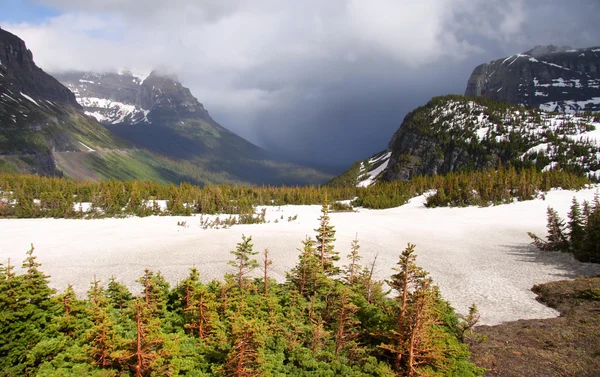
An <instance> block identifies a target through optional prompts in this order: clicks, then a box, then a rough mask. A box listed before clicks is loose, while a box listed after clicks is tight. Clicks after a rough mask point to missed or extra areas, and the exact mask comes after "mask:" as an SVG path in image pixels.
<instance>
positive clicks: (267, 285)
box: [263, 248, 273, 297]
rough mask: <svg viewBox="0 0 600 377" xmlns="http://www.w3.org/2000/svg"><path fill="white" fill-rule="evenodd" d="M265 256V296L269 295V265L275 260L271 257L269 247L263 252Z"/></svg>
mask: <svg viewBox="0 0 600 377" xmlns="http://www.w3.org/2000/svg"><path fill="white" fill-rule="evenodd" d="M263 257H264V258H263V294H264V295H265V297H269V266H271V265H272V264H273V261H272V260H271V259H269V249H268V248H266V249H265V251H264V252H263Z"/></svg>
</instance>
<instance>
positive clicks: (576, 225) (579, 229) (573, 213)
mask: <svg viewBox="0 0 600 377" xmlns="http://www.w3.org/2000/svg"><path fill="white" fill-rule="evenodd" d="M568 216H569V222H568V225H567V226H568V228H569V243H570V246H571V251H572V252H573V254H575V257H576V258H579V256H580V254H581V253H582V251H583V250H582V249H583V246H584V243H585V229H584V227H583V219H582V213H581V207H580V206H579V203H578V202H577V199H575V197H573V202H572V205H571V210H570V211H569V215H568Z"/></svg>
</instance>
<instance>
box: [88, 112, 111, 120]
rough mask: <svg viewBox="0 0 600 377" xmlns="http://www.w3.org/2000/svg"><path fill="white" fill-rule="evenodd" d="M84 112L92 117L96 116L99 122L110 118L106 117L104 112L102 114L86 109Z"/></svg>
mask: <svg viewBox="0 0 600 377" xmlns="http://www.w3.org/2000/svg"><path fill="white" fill-rule="evenodd" d="M84 113H85V115H89V116H91V117H94V118H96V120H97V121H98V122H104V121H107V120H109V118H107V117H105V116H104V115H103V114H101V113H100V112H98V111H85V112H84Z"/></svg>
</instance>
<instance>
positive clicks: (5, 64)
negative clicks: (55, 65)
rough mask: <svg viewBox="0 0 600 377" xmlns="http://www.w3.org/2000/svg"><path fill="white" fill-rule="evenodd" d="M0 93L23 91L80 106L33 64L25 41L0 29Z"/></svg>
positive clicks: (64, 89) (67, 92)
mask: <svg viewBox="0 0 600 377" xmlns="http://www.w3.org/2000/svg"><path fill="white" fill-rule="evenodd" d="M0 86H1V88H0V91H1V92H0V93H6V91H7V89H10V90H11V91H12V92H13V93H15V92H16V93H18V92H26V93H27V94H28V95H29V96H32V97H42V98H45V99H48V100H49V101H54V102H60V103H64V104H68V105H71V106H74V107H76V108H78V107H79V105H78V104H77V101H76V100H75V95H74V94H73V93H71V91H70V90H69V89H67V88H65V87H64V86H63V85H62V84H61V83H60V82H58V81H57V80H56V79H55V78H54V77H52V76H50V75H48V74H46V73H45V72H44V71H43V70H42V69H40V68H39V67H38V66H37V65H35V63H34V61H33V54H32V53H31V51H30V50H28V49H27V47H26V46H25V42H24V41H23V40H21V39H20V38H19V37H17V36H16V35H14V34H11V33H9V32H8V31H6V30H2V29H0Z"/></svg>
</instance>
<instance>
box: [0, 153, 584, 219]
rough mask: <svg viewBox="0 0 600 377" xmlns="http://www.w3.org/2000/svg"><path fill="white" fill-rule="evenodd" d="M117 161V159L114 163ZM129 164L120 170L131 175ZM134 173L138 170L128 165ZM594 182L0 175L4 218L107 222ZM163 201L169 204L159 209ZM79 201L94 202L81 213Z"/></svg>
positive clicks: (386, 202)
mask: <svg viewBox="0 0 600 377" xmlns="http://www.w3.org/2000/svg"><path fill="white" fill-rule="evenodd" d="M115 161H119V160H115ZM127 166H128V165H126V164H124V165H123V166H122V167H121V170H119V169H117V170H114V171H123V172H124V173H127V169H128V167H127ZM131 166H133V167H135V165H129V167H130V168H131ZM587 183H589V181H588V180H587V179H586V178H584V177H581V176H577V175H573V174H570V173H566V172H561V171H549V172H543V173H539V172H537V171H536V170H535V169H533V168H531V169H523V170H521V171H517V170H516V169H514V168H512V167H509V168H503V167H501V166H500V167H498V170H496V171H483V172H473V173H464V172H463V173H452V174H448V175H446V176H434V177H416V178H413V179H412V180H411V181H409V182H400V181H395V182H387V183H380V184H377V185H374V186H371V187H368V188H357V187H332V186H325V187H315V186H308V187H297V186H296V187H285V186H282V187H272V186H260V187H259V186H252V187H250V186H230V185H219V186H215V185H206V186H204V187H200V186H195V185H192V184H189V183H185V182H183V183H180V184H179V185H174V184H169V185H163V184H160V183H157V182H147V181H125V182H123V181H116V180H109V181H101V182H91V181H75V180H70V179H66V178H55V177H40V176H33V175H18V174H5V173H0V217H20V218H28V217H58V218H94V217H105V216H127V215H136V216H148V215H192V214H195V213H199V214H218V213H222V214H242V215H248V214H252V213H254V208H255V207H256V206H259V205H260V206H280V205H286V204H295V205H307V204H312V205H315V204H320V203H323V202H325V201H327V200H330V201H332V202H333V204H332V207H331V208H332V209H333V210H348V209H350V208H352V207H347V206H346V205H343V204H341V203H337V204H336V202H338V201H342V200H352V199H354V200H353V201H352V203H351V204H352V206H360V207H364V208H372V209H383V208H391V207H397V206H401V205H403V204H405V203H406V202H407V201H408V200H409V199H410V198H413V197H415V196H417V195H421V194H423V193H425V192H427V191H429V190H437V193H435V194H432V195H430V196H429V197H428V199H427V203H426V205H427V206H428V207H437V206H467V205H479V206H488V205H493V204H500V203H508V202H512V201H513V200H514V198H517V199H518V200H530V199H533V198H534V197H535V196H536V195H538V194H539V193H540V192H543V191H548V190H549V189H551V188H553V187H562V188H564V189H580V188H582V187H583V186H585V185H586V184H587ZM157 200H165V201H167V210H166V211H161V209H160V208H159V207H158V205H157ZM77 203H90V207H89V209H88V210H85V211H84V210H81V209H80V206H79V205H78V204H77Z"/></svg>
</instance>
